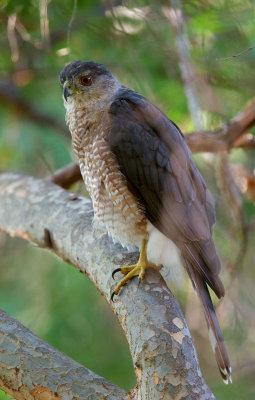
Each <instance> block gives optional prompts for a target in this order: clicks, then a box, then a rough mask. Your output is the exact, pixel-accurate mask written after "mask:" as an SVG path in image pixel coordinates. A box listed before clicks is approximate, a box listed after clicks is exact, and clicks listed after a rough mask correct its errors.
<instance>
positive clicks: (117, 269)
mask: <svg viewBox="0 0 255 400" xmlns="http://www.w3.org/2000/svg"><path fill="white" fill-rule="evenodd" d="M120 271H121V268H116V269H115V270H114V271H113V272H112V278H113V279H114V280H115V278H114V275H115V274H116V273H117V272H120Z"/></svg>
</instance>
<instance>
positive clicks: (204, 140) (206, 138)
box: [185, 100, 255, 153]
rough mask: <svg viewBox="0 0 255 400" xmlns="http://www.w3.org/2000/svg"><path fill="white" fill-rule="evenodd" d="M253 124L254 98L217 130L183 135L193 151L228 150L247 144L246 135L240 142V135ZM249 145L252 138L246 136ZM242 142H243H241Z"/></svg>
mask: <svg viewBox="0 0 255 400" xmlns="http://www.w3.org/2000/svg"><path fill="white" fill-rule="evenodd" d="M254 125H255V100H253V101H251V102H249V104H248V105H247V107H246V108H244V110H242V111H240V112H239V113H238V114H237V115H236V116H235V117H234V118H233V119H231V120H230V121H229V122H228V123H227V124H224V125H223V126H222V127H221V128H220V129H218V130H217V131H211V132H196V133H190V134H187V135H185V139H186V141H187V144H188V146H189V147H190V149H191V151H192V152H193V153H197V152H204V151H205V152H213V153H214V152H218V151H224V150H230V149H231V148H233V147H249V146H247V137H246V140H244V142H242V140H241V139H242V138H241V136H242V135H244V134H245V133H246V132H247V131H248V130H249V129H250V128H251V127H253V126H254ZM248 138H249V144H250V147H253V146H254V140H253V138H252V137H250V136H248ZM242 143H243V144H242Z"/></svg>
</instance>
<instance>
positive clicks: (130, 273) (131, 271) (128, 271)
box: [111, 239, 160, 300]
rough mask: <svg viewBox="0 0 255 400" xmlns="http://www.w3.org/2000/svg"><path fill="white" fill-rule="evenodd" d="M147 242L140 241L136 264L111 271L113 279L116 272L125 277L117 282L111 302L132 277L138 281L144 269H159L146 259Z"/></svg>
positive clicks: (142, 275) (143, 273) (142, 276)
mask: <svg viewBox="0 0 255 400" xmlns="http://www.w3.org/2000/svg"><path fill="white" fill-rule="evenodd" d="M147 242H148V240H146V239H143V240H142V247H141V252H140V257H139V260H138V263H137V264H134V265H130V266H124V267H121V268H117V269H115V270H114V271H113V273H112V277H114V275H115V274H116V272H120V273H121V274H124V275H125V277H124V278H123V279H121V281H120V282H119V284H118V285H117V286H116V288H115V290H114V291H113V293H112V295H111V299H112V300H113V297H114V295H117V294H118V293H119V291H120V288H121V287H122V286H124V285H125V284H126V283H127V282H128V281H129V280H130V279H132V278H133V277H134V276H138V279H143V278H144V275H145V270H146V268H155V269H157V270H158V269H160V266H158V265H156V264H154V263H152V262H149V261H148V259H147V253H146V247H147Z"/></svg>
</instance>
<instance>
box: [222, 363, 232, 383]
mask: <svg viewBox="0 0 255 400" xmlns="http://www.w3.org/2000/svg"><path fill="white" fill-rule="evenodd" d="M220 373H221V376H222V380H223V382H224V383H225V385H228V384H229V383H232V376H231V373H232V368H231V367H230V366H227V367H226V368H224V369H222V368H220Z"/></svg>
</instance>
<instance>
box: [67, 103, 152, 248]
mask: <svg viewBox="0 0 255 400" xmlns="http://www.w3.org/2000/svg"><path fill="white" fill-rule="evenodd" d="M66 120H67V123H68V125H69V128H70V131H71V135H72V145H73V149H74V152H75V153H76V156H77V158H78V160H79V164H80V169H81V173H82V177H83V179H84V182H85V184H86V187H87V190H88V192H89V194H90V196H91V199H92V202H93V208H94V228H95V229H96V230H102V228H103V229H104V230H105V229H106V230H107V232H108V233H109V234H110V235H111V236H112V238H113V240H114V241H120V242H121V243H122V245H124V246H127V247H129V248H134V247H136V246H138V247H140V244H141V240H142V238H145V237H147V219H146V217H145V215H144V213H143V211H142V209H141V208H140V207H139V205H138V204H137V201H136V199H135V198H134V196H133V194H132V193H131V192H130V191H129V190H128V188H127V183H126V181H125V178H124V176H123V175H122V173H121V172H120V170H119V168H118V164H117V160H116V159H115V156H114V154H113V153H112V152H111V149H110V146H109V143H108V132H109V128H110V121H109V117H108V112H107V110H105V109H103V110H100V111H99V112H94V110H93V111H91V110H88V109H86V108H81V107H80V108H77V107H75V106H74V105H71V104H70V105H69V106H68V107H67V113H66Z"/></svg>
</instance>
